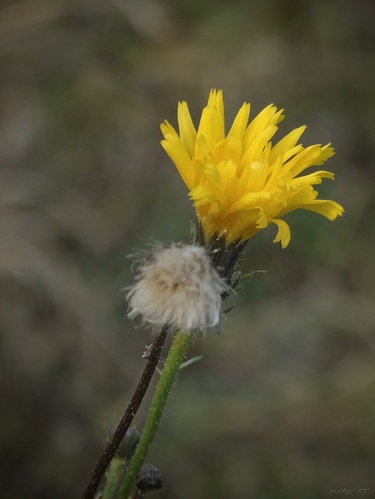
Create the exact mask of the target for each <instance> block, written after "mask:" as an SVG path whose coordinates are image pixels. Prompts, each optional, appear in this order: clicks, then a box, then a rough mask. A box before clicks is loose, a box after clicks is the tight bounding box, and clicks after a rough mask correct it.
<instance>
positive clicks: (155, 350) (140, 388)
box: [81, 326, 168, 499]
mask: <svg viewBox="0 0 375 499" xmlns="http://www.w3.org/2000/svg"><path fill="white" fill-rule="evenodd" d="M167 332H168V326H164V327H163V329H162V330H161V332H160V333H159V335H158V336H157V337H156V339H155V341H154V343H153V345H152V348H151V349H150V351H149V352H147V356H146V358H147V365H146V367H145V369H144V371H143V374H142V377H141V379H140V380H139V383H138V385H137V388H136V389H135V392H134V394H133V397H132V399H131V401H130V403H129V405H128V407H127V409H126V411H125V414H124V415H123V417H122V418H121V421H120V423H119V424H118V426H117V428H116V431H115V433H114V434H113V437H112V439H111V440H110V442H109V443H108V445H107V447H106V448H105V449H104V451H103V453H102V455H101V456H100V458H99V460H98V462H97V464H96V466H95V468H94V469H93V471H92V472H91V478H90V482H89V484H88V485H87V487H86V489H85V491H84V492H83V494H82V496H81V499H94V497H95V494H96V491H97V489H98V487H99V484H100V481H101V479H102V478H103V476H104V473H105V472H106V469H107V468H108V466H109V464H110V462H111V460H112V458H113V456H114V455H115V454H116V451H117V449H118V447H119V445H120V444H121V442H122V439H123V438H124V436H125V433H126V432H127V430H128V428H129V426H130V425H131V422H132V421H133V418H134V416H135V414H136V412H137V411H138V409H139V406H140V405H141V402H142V400H143V397H144V396H145V393H146V391H147V388H148V387H149V384H150V382H151V379H152V375H153V374H154V372H155V369H156V366H157V364H158V362H159V359H160V355H161V353H162V351H163V347H164V344H165V339H166V336H167Z"/></svg>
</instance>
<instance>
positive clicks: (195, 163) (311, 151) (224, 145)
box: [161, 90, 344, 248]
mask: <svg viewBox="0 0 375 499" xmlns="http://www.w3.org/2000/svg"><path fill="white" fill-rule="evenodd" d="M249 116H250V104H247V103H244V104H243V105H242V107H241V109H240V110H239V111H238V113H237V116H236V117H235V119H234V121H233V124H232V126H231V128H230V130H229V132H228V133H227V134H226V133H225V124H224V103H223V94H222V91H221V90H218V91H217V90H211V92H210V95H209V98H208V103H207V106H206V107H205V108H204V109H203V111H202V116H201V119H200V123H199V126H198V130H196V129H195V126H194V124H193V121H192V119H191V116H190V112H189V109H188V106H187V103H186V102H179V104H178V110H177V118H178V127H179V133H177V132H176V130H175V129H174V128H173V126H172V125H171V124H170V123H168V121H165V122H164V123H162V125H161V131H162V134H163V136H164V140H162V142H161V144H162V146H163V148H164V149H165V151H166V152H167V154H168V156H169V157H170V158H171V159H172V161H173V163H174V164H175V165H176V167H177V169H178V171H179V173H180V175H181V177H182V179H183V180H184V182H185V184H186V185H187V187H188V189H189V196H190V198H191V199H192V201H193V203H194V206H195V209H196V212H197V217H198V219H199V221H200V222H201V224H202V227H203V231H204V235H205V239H206V242H208V241H209V239H210V237H211V236H212V235H213V234H215V233H217V234H219V235H221V234H225V237H226V244H230V243H231V242H233V241H245V240H247V239H249V238H250V237H251V236H253V235H254V234H256V233H257V232H258V231H259V230H260V229H264V228H265V227H267V226H268V225H269V224H271V223H273V224H276V226H277V228H278V232H277V235H276V237H275V239H274V242H279V241H280V242H281V245H282V247H283V248H285V247H286V246H287V245H288V244H289V241H290V229H289V226H288V224H287V223H286V222H285V221H284V220H281V217H282V216H283V215H285V214H286V213H289V212H291V211H294V210H297V209H299V208H302V209H305V210H310V211H315V212H316V213H319V214H320V215H323V216H325V217H327V218H328V219H329V220H334V219H335V218H336V217H337V216H338V215H342V213H343V211H344V210H343V208H342V206H340V205H339V204H338V203H335V202H334V201H329V200H322V199H317V197H318V193H317V191H316V190H314V189H313V187H312V186H313V185H316V184H320V183H321V182H322V179H323V178H330V179H333V177H334V176H333V174H332V173H330V172H327V171H325V170H319V171H316V172H312V173H307V174H306V173H305V174H304V175H303V172H305V170H306V169H307V168H309V167H311V166H318V165H322V164H323V163H324V162H325V161H326V160H327V159H328V158H329V157H331V156H332V155H333V154H334V151H333V148H332V147H330V144H327V145H325V146H321V145H320V144H317V145H312V146H309V147H304V146H303V145H302V144H298V141H299V139H300V137H301V135H302V133H303V132H304V130H305V128H306V127H305V126H301V127H299V128H296V129H295V130H292V131H291V132H290V133H289V134H288V135H286V136H285V137H284V138H282V139H281V140H279V142H277V143H276V144H275V145H272V142H271V139H272V137H273V136H274V134H275V133H276V131H277V125H278V123H279V122H280V121H281V120H282V119H283V118H284V116H283V114H282V110H278V109H277V108H276V107H275V106H274V105H272V104H270V105H269V106H267V107H266V108H265V109H263V111H261V112H260V113H259V114H258V115H257V116H256V117H255V118H254V119H253V120H252V121H250V123H249Z"/></svg>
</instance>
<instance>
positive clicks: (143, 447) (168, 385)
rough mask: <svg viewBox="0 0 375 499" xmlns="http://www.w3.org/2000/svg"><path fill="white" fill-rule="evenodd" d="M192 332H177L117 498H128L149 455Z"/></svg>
mask: <svg viewBox="0 0 375 499" xmlns="http://www.w3.org/2000/svg"><path fill="white" fill-rule="evenodd" d="M192 339H193V336H192V335H191V334H183V333H177V334H176V336H175V339H174V341H173V343H172V346H171V348H170V350H169V353H168V357H167V359H166V361H165V364H164V369H163V372H162V373H161V376H160V379H159V383H158V385H157V387H156V390H155V395H154V398H153V400H152V403H151V407H150V411H149V413H148V417H147V420H146V424H145V427H144V429H143V432H142V436H141V439H140V441H139V443H138V446H137V449H136V451H135V453H134V455H133V458H132V460H131V462H130V464H129V467H128V471H127V473H126V475H125V478H124V481H123V482H122V485H121V487H120V491H119V494H118V496H117V499H128V497H129V494H130V492H131V489H132V486H133V483H134V480H135V479H136V477H137V474H138V472H139V470H140V468H141V466H142V464H143V462H144V460H145V458H146V456H147V453H148V450H149V448H150V446H151V444H152V442H153V440H154V438H155V435H156V433H157V430H158V427H159V424H160V420H161V418H162V416H163V413H164V408H165V405H166V403H167V400H168V396H169V394H170V392H171V389H172V387H173V384H174V382H175V381H176V379H177V375H178V371H179V369H180V366H181V364H182V362H183V360H184V358H185V354H186V352H187V350H188V348H189V346H190V344H191V342H192Z"/></svg>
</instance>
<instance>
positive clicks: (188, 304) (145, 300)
mask: <svg viewBox="0 0 375 499" xmlns="http://www.w3.org/2000/svg"><path fill="white" fill-rule="evenodd" d="M136 280H137V282H136V284H134V285H133V286H132V287H131V288H130V291H129V293H128V294H127V300H128V302H129V314H128V315H129V317H130V318H131V319H133V318H135V317H137V316H141V317H142V319H143V321H145V322H147V323H149V324H152V325H155V326H164V325H169V326H170V327H172V328H173V329H176V330H181V331H185V332H189V331H191V330H194V329H200V330H205V329H207V328H209V327H214V326H217V325H218V324H219V322H220V316H221V295H222V293H224V292H226V291H228V289H229V288H228V285H227V284H226V282H225V281H224V279H223V278H221V277H220V276H219V274H218V273H217V272H216V270H215V269H214V267H213V265H212V263H211V260H210V257H209V256H208V254H207V252H206V250H205V248H204V247H202V246H194V245H182V244H173V245H171V246H170V247H168V248H155V249H154V250H153V251H152V252H151V253H150V255H149V256H148V257H147V258H145V259H144V260H143V261H142V264H141V266H140V268H139V273H138V275H137V277H136Z"/></svg>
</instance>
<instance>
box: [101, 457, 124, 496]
mask: <svg viewBox="0 0 375 499" xmlns="http://www.w3.org/2000/svg"><path fill="white" fill-rule="evenodd" d="M124 468H125V460H124V459H122V458H120V457H114V458H113V459H112V461H111V464H110V465H109V468H108V470H107V474H106V483H105V487H104V490H103V495H102V496H101V499H115V497H116V495H117V492H118V489H119V486H120V480H121V476H123V475H124V473H123V470H124Z"/></svg>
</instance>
